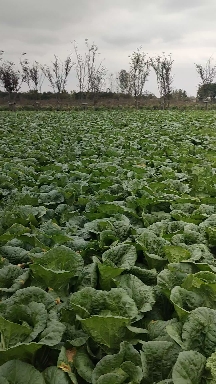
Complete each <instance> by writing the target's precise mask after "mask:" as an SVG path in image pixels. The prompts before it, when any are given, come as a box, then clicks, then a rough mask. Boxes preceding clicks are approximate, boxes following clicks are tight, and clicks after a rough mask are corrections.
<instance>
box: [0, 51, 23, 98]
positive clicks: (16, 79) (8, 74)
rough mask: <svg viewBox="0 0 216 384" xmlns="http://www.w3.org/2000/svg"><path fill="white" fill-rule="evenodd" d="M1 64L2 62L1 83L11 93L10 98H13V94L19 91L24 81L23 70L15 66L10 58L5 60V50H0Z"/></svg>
mask: <svg viewBox="0 0 216 384" xmlns="http://www.w3.org/2000/svg"><path fill="white" fill-rule="evenodd" d="M0 53H1V55H0V58H1V60H0V61H1V64H0V84H1V86H2V87H3V88H4V89H5V91H6V92H8V94H9V99H10V100H11V99H12V95H13V94H14V93H15V94H16V93H17V92H19V90H20V88H21V86H22V83H23V75H22V72H21V71H20V70H19V69H17V68H16V67H15V63H14V62H12V61H9V60H3V53H4V51H1V52H0Z"/></svg>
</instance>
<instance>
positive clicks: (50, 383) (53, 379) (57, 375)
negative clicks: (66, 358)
mask: <svg viewBox="0 0 216 384" xmlns="http://www.w3.org/2000/svg"><path fill="white" fill-rule="evenodd" d="M43 376H44V380H45V383H46V384H71V380H70V379H69V376H68V374H67V373H66V372H64V371H62V370H61V369H59V368H57V367H49V368H47V369H45V371H43Z"/></svg>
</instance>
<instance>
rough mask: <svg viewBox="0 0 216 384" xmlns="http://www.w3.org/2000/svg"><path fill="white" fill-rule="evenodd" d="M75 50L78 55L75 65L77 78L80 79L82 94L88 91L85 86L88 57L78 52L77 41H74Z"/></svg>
mask: <svg viewBox="0 0 216 384" xmlns="http://www.w3.org/2000/svg"><path fill="white" fill-rule="evenodd" d="M74 50H75V54H76V64H75V70H76V76H77V79H78V87H79V92H80V94H81V97H82V94H83V92H84V91H85V89H86V85H85V80H86V76H87V62H86V55H85V56H84V57H83V56H82V55H81V54H80V53H79V52H78V47H77V44H76V41H74Z"/></svg>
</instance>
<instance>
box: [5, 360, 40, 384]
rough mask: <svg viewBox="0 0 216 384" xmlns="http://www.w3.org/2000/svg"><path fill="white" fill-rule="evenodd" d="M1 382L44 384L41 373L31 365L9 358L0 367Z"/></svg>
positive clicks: (8, 383)
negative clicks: (9, 359)
mask: <svg viewBox="0 0 216 384" xmlns="http://www.w3.org/2000/svg"><path fill="white" fill-rule="evenodd" d="M0 383H1V384H23V383H25V384H45V381H44V378H43V375H42V374H41V373H40V372H39V371H37V370H36V369H35V368H34V367H33V366H32V365H30V364H27V363H23V362H22V361H19V360H11V361H8V362H7V363H5V364H3V365H2V366H1V367H0Z"/></svg>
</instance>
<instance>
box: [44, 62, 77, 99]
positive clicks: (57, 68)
mask: <svg viewBox="0 0 216 384" xmlns="http://www.w3.org/2000/svg"><path fill="white" fill-rule="evenodd" d="M54 57H55V60H54V61H53V62H52V66H51V68H50V67H48V66H47V65H45V66H42V67H41V69H42V71H43V73H44V76H45V77H46V78H47V79H48V81H49V83H50V85H51V87H52V89H53V92H54V93H56V94H57V99H58V97H59V95H60V93H63V92H65V90H66V89H65V88H66V85H67V80H68V76H69V73H70V71H71V69H72V67H73V65H74V63H73V62H72V59H71V57H70V56H68V57H67V58H66V59H65V61H64V62H62V61H61V60H60V59H59V58H58V57H57V56H56V55H54Z"/></svg>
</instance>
